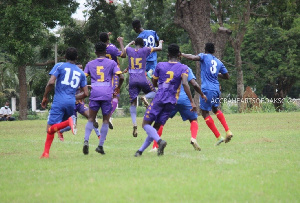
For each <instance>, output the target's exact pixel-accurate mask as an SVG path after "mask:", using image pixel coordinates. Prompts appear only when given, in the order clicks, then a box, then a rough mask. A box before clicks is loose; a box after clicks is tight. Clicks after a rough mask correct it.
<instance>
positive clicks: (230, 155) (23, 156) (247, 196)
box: [0, 112, 300, 202]
mask: <svg viewBox="0 0 300 203" xmlns="http://www.w3.org/2000/svg"><path fill="white" fill-rule="evenodd" d="M212 117H213V118H214V120H215V123H216V125H217V127H218V129H219V130H220V132H222V134H223V135H224V129H223V127H222V126H221V125H220V123H219V121H218V120H217V118H216V116H212ZM225 117H226V119H227V122H228V125H229V127H230V129H231V130H232V132H233V133H234V137H233V139H232V141H231V142H230V143H227V144H224V143H223V144H221V145H220V146H218V147H215V146H214V143H215V141H216V140H215V137H214V135H213V134H212V132H210V130H209V129H208V127H207V126H206V124H205V123H204V121H203V119H202V118H200V117H199V133H198V137H197V140H198V143H199V144H200V146H201V148H202V151H201V152H198V151H194V149H193V147H192V146H191V144H189V140H190V130H189V128H190V127H189V123H188V122H183V121H182V120H181V118H180V117H179V116H176V117H175V118H174V119H172V120H169V121H168V123H167V124H166V126H165V128H164V132H163V139H165V140H166V141H167V142H168V145H167V147H166V149H165V155H164V156H162V157H157V155H156V154H155V153H149V152H148V151H149V150H150V148H148V149H147V150H146V151H145V152H144V154H143V155H142V157H139V158H136V157H134V156H133V155H134V153H135V152H136V150H137V149H138V148H139V147H140V146H141V145H142V143H143V141H144V139H145V137H146V133H145V132H144V130H143V129H142V128H141V127H140V126H141V122H142V118H138V123H139V129H138V132H139V134H138V137H137V138H133V137H132V126H131V119H130V118H115V119H114V120H113V123H114V126H115V129H114V130H110V131H109V132H108V136H107V140H106V143H105V146H104V149H105V152H106V155H104V156H103V155H100V154H98V153H96V152H95V151H94V150H95V148H96V147H97V145H98V139H97V137H96V135H95V133H94V132H92V134H91V139H90V154H89V155H87V156H85V155H83V153H82V146H83V137H84V128H85V124H86V120H85V119H79V121H78V134H77V135H76V136H74V135H72V134H71V133H70V132H68V133H65V134H64V135H65V136H64V137H65V141H64V142H60V141H59V139H57V135H55V139H54V141H53V144H52V147H51V150H50V158H49V159H39V157H40V155H41V154H42V152H43V148H44V142H45V139H46V133H45V130H46V120H36V121H15V122H0V202H300V192H299V188H300V153H299V152H300V150H299V149H300V147H299V143H300V113H299V112H297V113H264V114H260V113H251V114H230V115H225Z"/></svg>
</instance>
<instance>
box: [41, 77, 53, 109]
mask: <svg viewBox="0 0 300 203" xmlns="http://www.w3.org/2000/svg"><path fill="white" fill-rule="evenodd" d="M55 81H56V77H55V76H54V75H51V77H50V79H49V81H48V83H47V85H46V88H45V92H44V95H43V101H42V103H41V105H42V107H43V108H46V107H47V104H48V94H49V92H51V90H53V88H54V85H55Z"/></svg>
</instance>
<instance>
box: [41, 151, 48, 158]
mask: <svg viewBox="0 0 300 203" xmlns="http://www.w3.org/2000/svg"><path fill="white" fill-rule="evenodd" d="M48 158H49V154H48V153H45V152H44V153H43V154H42V156H41V157H40V159H48Z"/></svg>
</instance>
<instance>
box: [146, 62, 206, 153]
mask: <svg viewBox="0 0 300 203" xmlns="http://www.w3.org/2000/svg"><path fill="white" fill-rule="evenodd" d="M188 82H189V83H190V84H191V85H192V86H193V87H194V89H195V90H196V91H197V92H198V93H199V94H200V95H201V97H202V98H203V99H204V100H205V99H206V96H205V95H204V94H203V93H202V91H201V88H200V86H199V84H198V83H197V82H196V77H195V75H194V74H193V71H192V69H190V68H189V74H188ZM191 109H192V106H191V103H190V100H189V98H188V96H187V95H186V93H185V91H184V88H183V85H181V88H180V93H179V98H178V100H177V103H176V106H175V109H174V110H173V111H172V113H171V114H170V118H173V117H174V116H175V115H176V114H177V112H179V113H180V115H181V118H182V120H183V121H186V120H189V121H190V124H191V126H190V130H191V142H190V143H191V144H192V146H193V147H194V149H195V150H196V151H200V150H201V148H200V146H199V145H198V143H197V140H196V138H197V134H198V120H197V118H198V114H197V112H194V111H191ZM163 127H164V126H163V125H162V126H160V128H159V130H158V131H157V133H158V135H159V136H160V137H161V135H162V131H163ZM157 148H158V145H157V143H156V142H155V141H154V142H153V147H152V149H151V150H150V151H157Z"/></svg>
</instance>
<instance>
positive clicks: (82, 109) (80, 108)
mask: <svg viewBox="0 0 300 203" xmlns="http://www.w3.org/2000/svg"><path fill="white" fill-rule="evenodd" d="M76 65H77V66H78V67H79V68H80V69H81V70H82V65H81V64H76ZM81 92H82V91H81V89H80V88H79V89H78V90H77V91H76V94H80V93H81ZM77 112H78V113H80V114H81V115H83V116H84V117H86V118H87V119H88V117H89V108H88V107H87V106H86V105H85V104H84V101H83V99H79V100H76V102H75V107H74V113H73V115H75V117H76V118H77ZM69 130H71V127H70V126H67V127H66V128H64V129H61V130H59V131H57V134H58V138H59V139H60V141H62V142H63V141H64V136H63V133H64V132H67V131H69ZM94 131H95V133H96V135H97V136H98V138H100V131H99V129H98V122H95V123H94Z"/></svg>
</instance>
